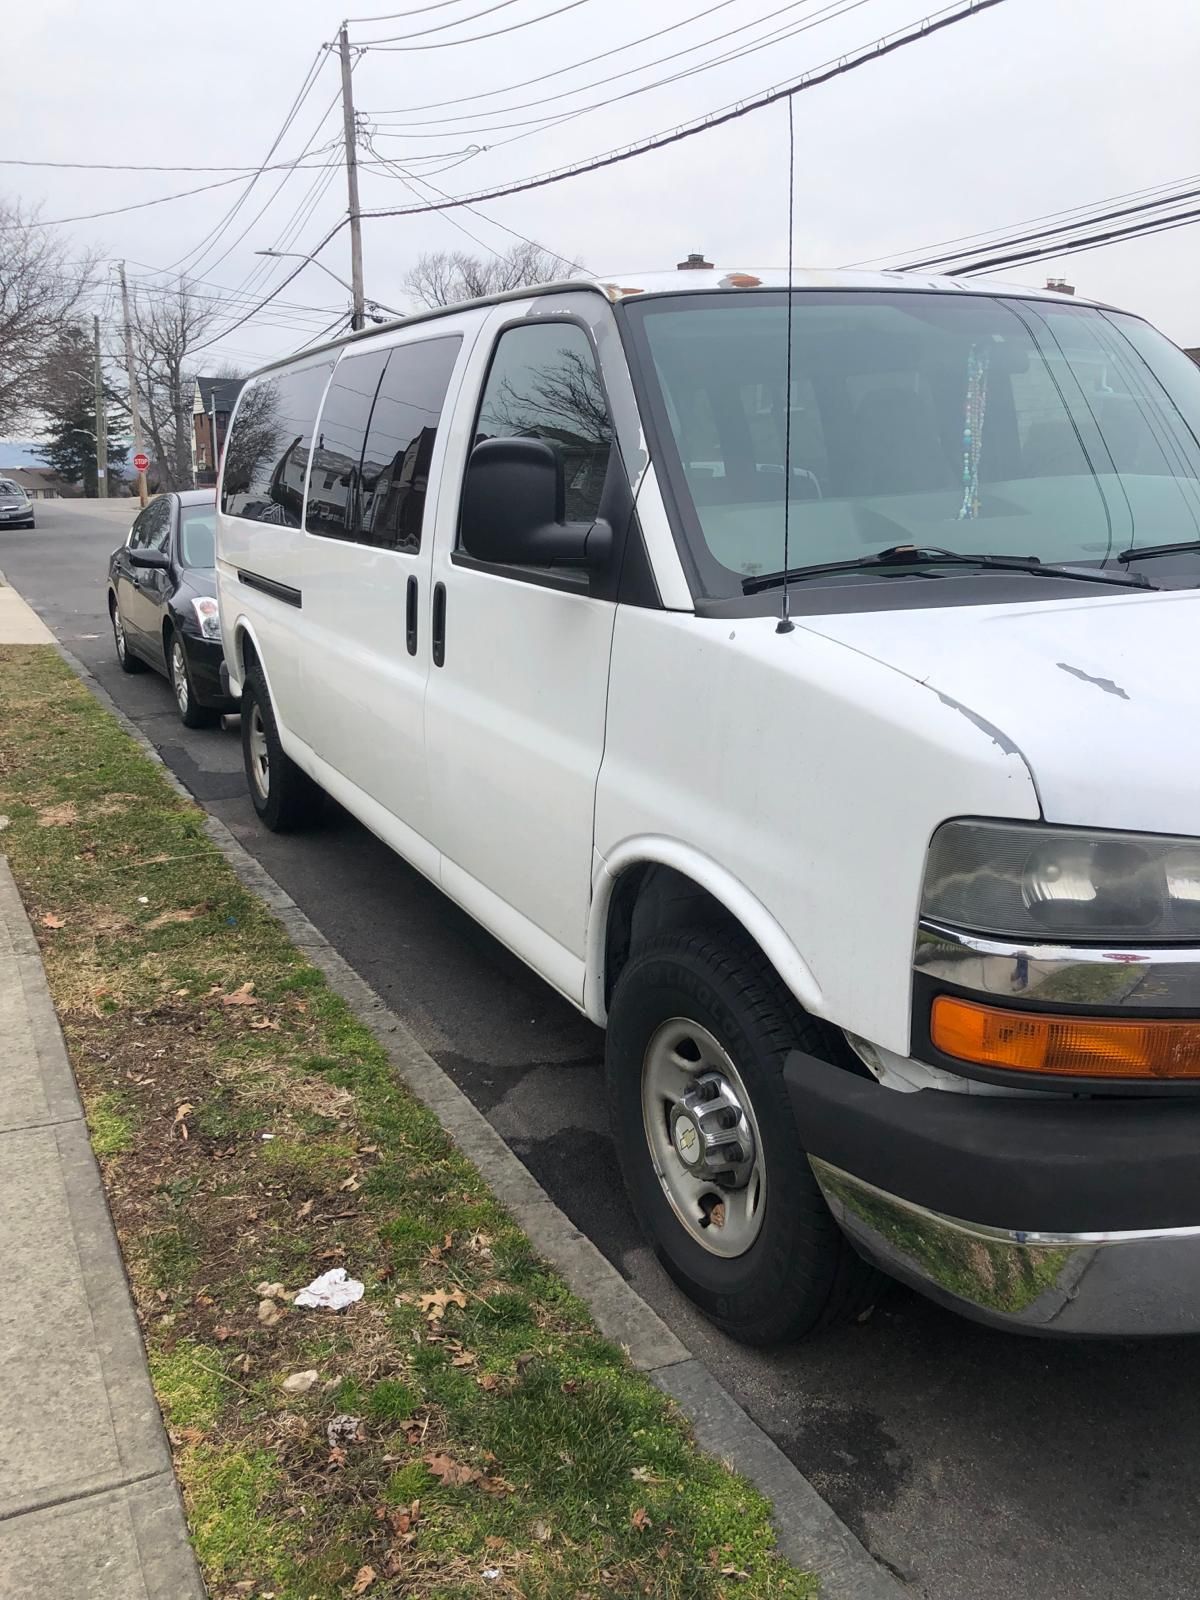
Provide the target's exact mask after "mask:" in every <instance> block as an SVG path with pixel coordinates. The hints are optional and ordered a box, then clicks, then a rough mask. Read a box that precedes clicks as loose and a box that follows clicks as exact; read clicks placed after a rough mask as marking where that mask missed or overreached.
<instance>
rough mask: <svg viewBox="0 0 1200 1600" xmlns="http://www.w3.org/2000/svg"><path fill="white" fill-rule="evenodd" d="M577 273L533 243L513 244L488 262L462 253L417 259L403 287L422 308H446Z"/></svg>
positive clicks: (569, 263) (436, 253)
mask: <svg viewBox="0 0 1200 1600" xmlns="http://www.w3.org/2000/svg"><path fill="white" fill-rule="evenodd" d="M578 270H579V268H578V266H577V264H576V263H575V262H573V261H567V260H565V259H564V258H563V257H562V256H556V255H552V254H551V253H550V251H549V250H543V249H542V248H541V246H540V245H536V244H515V245H513V247H512V249H511V250H508V251H506V252H505V253H504V254H503V255H499V256H495V257H493V258H492V259H490V260H489V259H488V258H487V257H486V256H472V255H468V254H467V253H466V251H464V250H451V251H448V252H447V251H445V250H436V251H433V252H431V253H428V254H426V255H422V256H418V257H417V264H416V266H415V267H413V269H412V270H411V272H409V274H408V276H407V277H406V278H405V280H404V287H405V288H406V289H407V291H408V293H409V294H410V295H412V297H413V299H414V300H418V301H420V303H421V304H422V305H424V306H449V305H453V304H454V303H455V302H456V301H458V300H476V299H479V298H480V297H481V296H483V295H489V294H503V293H504V291H505V290H506V289H522V288H524V287H525V286H526V284H532V283H555V282H557V281H559V280H560V279H562V278H570V277H572V276H573V275H574V274H575V273H576V272H578Z"/></svg>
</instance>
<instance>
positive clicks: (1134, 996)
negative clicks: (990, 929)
mask: <svg viewBox="0 0 1200 1600" xmlns="http://www.w3.org/2000/svg"><path fill="white" fill-rule="evenodd" d="M913 964H914V966H915V968H916V970H917V971H918V972H922V973H925V974H926V975H927V976H928V977H931V978H937V979H939V980H940V981H942V982H943V983H954V984H958V985H959V986H960V987H961V988H964V989H970V990H973V991H974V992H975V993H977V994H981V995H992V996H996V997H998V998H1001V999H1003V998H1009V999H1012V998H1019V999H1022V1000H1034V1001H1042V1002H1046V1003H1050V1004H1057V1005H1069V1006H1072V1007H1074V1008H1076V1009H1077V1010H1079V1011H1086V1010H1088V1009H1095V1010H1097V1011H1109V1012H1111V1011H1112V1010H1114V1009H1123V1010H1124V1009H1132V1008H1136V1007H1139V1006H1147V1007H1149V1006H1163V1007H1175V1008H1178V1009H1180V1010H1188V1011H1198V1012H1200V950H1198V949H1195V948H1180V947H1178V946H1172V945H1162V946H1155V945H1143V946H1142V948H1141V949H1139V950H1105V949H1103V948H1101V947H1100V946H1099V945H1065V944H1012V943H1008V942H1006V941H1004V940H1001V939H992V938H986V937H984V936H982V935H979V934H973V933H964V932H962V930H961V929H958V928H945V927H941V926H940V925H939V924H937V923H934V922H922V923H921V924H920V926H919V928H918V929H917V949H916V955H915V957H914V960H913Z"/></svg>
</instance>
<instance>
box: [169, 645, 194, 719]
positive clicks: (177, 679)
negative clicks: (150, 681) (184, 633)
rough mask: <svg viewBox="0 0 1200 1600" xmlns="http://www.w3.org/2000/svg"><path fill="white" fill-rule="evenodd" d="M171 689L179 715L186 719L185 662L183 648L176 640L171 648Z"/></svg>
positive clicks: (186, 685) (187, 698)
mask: <svg viewBox="0 0 1200 1600" xmlns="http://www.w3.org/2000/svg"><path fill="white" fill-rule="evenodd" d="M171 687H172V688H173V689H174V691H175V704H176V705H177V706H178V707H179V715H180V716H181V717H186V716H187V714H188V706H189V704H190V695H189V693H188V676H187V662H186V661H185V660H184V659H183V646H182V645H181V644H180V642H179V640H178V639H176V641H175V643H174V644H173V645H172V646H171Z"/></svg>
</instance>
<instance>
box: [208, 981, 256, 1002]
mask: <svg viewBox="0 0 1200 1600" xmlns="http://www.w3.org/2000/svg"><path fill="white" fill-rule="evenodd" d="M217 993H220V990H219V988H218V990H217ZM221 1004H222V1005H223V1006H256V1005H257V1004H258V1001H257V1000H256V999H255V996H254V984H253V983H252V982H247V983H243V984H242V985H241V986H240V987H239V988H237V989H235V990H234V991H233V993H232V994H223V995H221Z"/></svg>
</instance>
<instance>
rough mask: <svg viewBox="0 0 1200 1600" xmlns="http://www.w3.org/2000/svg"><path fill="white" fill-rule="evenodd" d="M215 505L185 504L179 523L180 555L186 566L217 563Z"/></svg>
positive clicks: (204, 565) (203, 566) (203, 565)
mask: <svg viewBox="0 0 1200 1600" xmlns="http://www.w3.org/2000/svg"><path fill="white" fill-rule="evenodd" d="M216 520H217V511H216V507H215V506H184V508H183V512H182V514H181V520H180V524H179V544H180V555H181V556H182V557H183V564H184V566H185V567H200V568H205V567H213V566H215V565H216V559H217V558H216V544H215V538H216Z"/></svg>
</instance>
